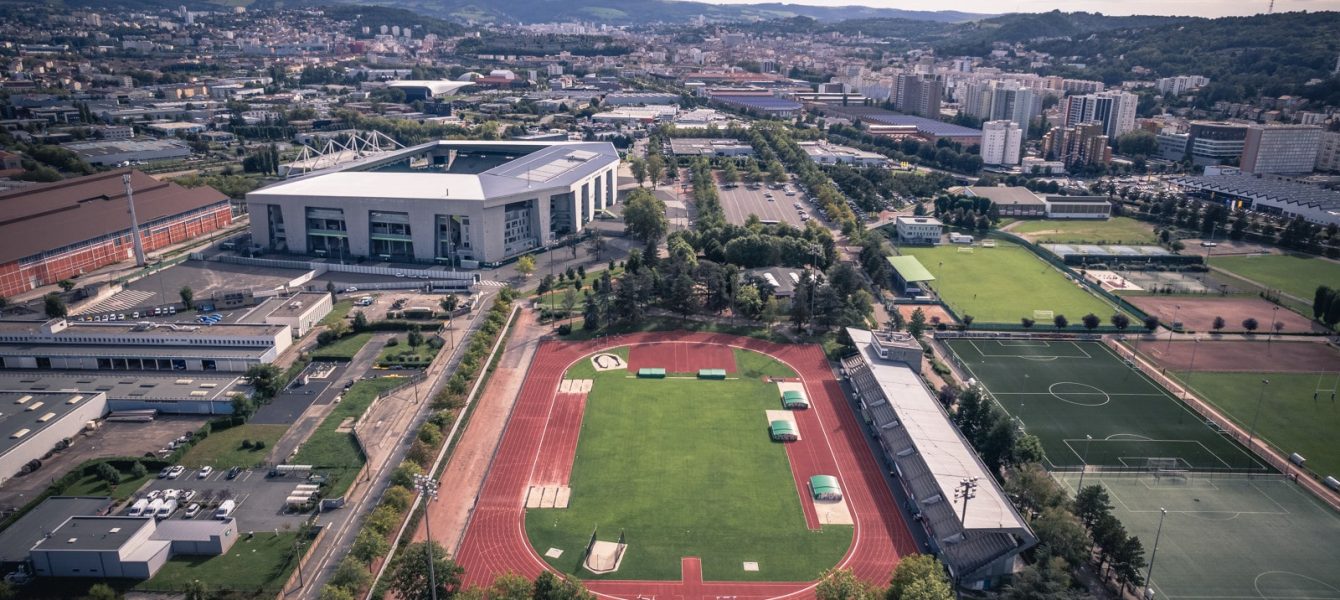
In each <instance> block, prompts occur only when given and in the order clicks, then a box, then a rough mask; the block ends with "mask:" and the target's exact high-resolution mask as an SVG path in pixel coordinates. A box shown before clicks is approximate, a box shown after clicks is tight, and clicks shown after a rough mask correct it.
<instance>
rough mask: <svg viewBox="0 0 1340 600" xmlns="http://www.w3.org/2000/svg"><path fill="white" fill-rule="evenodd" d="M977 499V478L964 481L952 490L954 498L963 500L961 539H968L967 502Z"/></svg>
mask: <svg viewBox="0 0 1340 600" xmlns="http://www.w3.org/2000/svg"><path fill="white" fill-rule="evenodd" d="M976 497H977V478H976V477H973V478H972V479H964V480H963V481H961V482H959V484H958V487H957V488H954V498H962V499H963V516H962V519H963V537H964V538H967V537H968V501H969V500H972V499H973V498H976Z"/></svg>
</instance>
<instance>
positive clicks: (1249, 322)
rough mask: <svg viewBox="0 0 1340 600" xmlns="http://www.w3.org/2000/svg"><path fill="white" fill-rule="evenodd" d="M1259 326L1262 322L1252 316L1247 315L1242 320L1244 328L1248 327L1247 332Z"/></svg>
mask: <svg viewBox="0 0 1340 600" xmlns="http://www.w3.org/2000/svg"><path fill="white" fill-rule="evenodd" d="M1259 327H1261V323H1260V322H1259V321H1257V320H1256V319H1254V318H1252V317H1247V318H1246V319H1243V320H1242V328H1243V329H1246V330H1247V333H1252V332H1254V331H1256V330H1257V328H1259Z"/></svg>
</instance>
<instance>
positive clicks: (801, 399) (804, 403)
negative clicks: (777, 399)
mask: <svg viewBox="0 0 1340 600" xmlns="http://www.w3.org/2000/svg"><path fill="white" fill-rule="evenodd" d="M809 407H810V401H809V400H806V399H805V394H802V393H800V392H799V391H797V390H786V391H785V392H782V408H809Z"/></svg>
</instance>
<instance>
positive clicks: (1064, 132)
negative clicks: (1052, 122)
mask: <svg viewBox="0 0 1340 600" xmlns="http://www.w3.org/2000/svg"><path fill="white" fill-rule="evenodd" d="M1103 131H1104V128H1103V124H1102V123H1100V122H1097V121H1094V122H1089V123H1083V124H1080V125H1077V126H1074V127H1057V128H1054V129H1052V130H1051V131H1048V132H1047V135H1045V136H1043V138H1042V152H1043V154H1044V155H1045V156H1046V158H1047V159H1048V160H1053V159H1054V160H1059V161H1061V162H1063V163H1065V165H1066V167H1067V168H1076V167H1085V166H1092V165H1106V164H1107V163H1109V162H1111V161H1112V148H1111V147H1110V144H1109V142H1108V140H1109V139H1110V138H1108V136H1107V135H1106V134H1104V133H1103Z"/></svg>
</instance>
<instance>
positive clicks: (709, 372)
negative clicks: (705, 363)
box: [698, 369, 726, 379]
mask: <svg viewBox="0 0 1340 600" xmlns="http://www.w3.org/2000/svg"><path fill="white" fill-rule="evenodd" d="M725 378H726V370H725V369H698V379H725Z"/></svg>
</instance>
